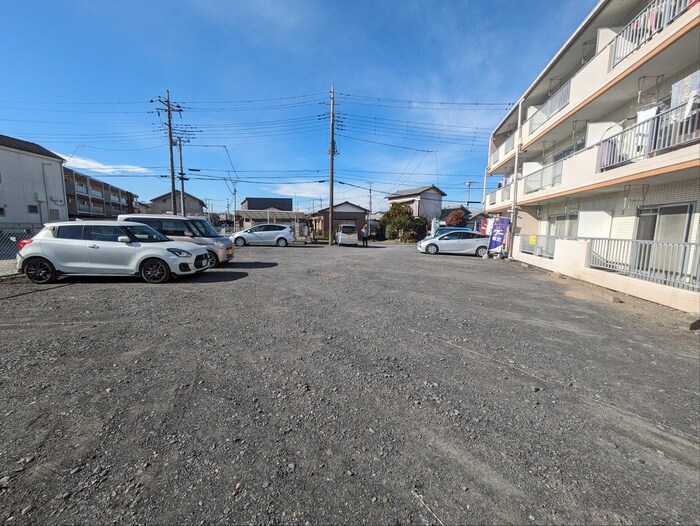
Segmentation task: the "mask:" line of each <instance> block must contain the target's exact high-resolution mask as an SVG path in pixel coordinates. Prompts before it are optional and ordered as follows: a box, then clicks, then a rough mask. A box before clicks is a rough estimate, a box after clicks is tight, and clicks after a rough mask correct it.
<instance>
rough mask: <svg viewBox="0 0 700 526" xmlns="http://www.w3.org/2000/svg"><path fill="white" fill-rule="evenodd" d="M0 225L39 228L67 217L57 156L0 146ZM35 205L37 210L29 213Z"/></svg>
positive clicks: (62, 181)
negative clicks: (0, 208)
mask: <svg viewBox="0 0 700 526" xmlns="http://www.w3.org/2000/svg"><path fill="white" fill-rule="evenodd" d="M0 206H2V207H3V208H4V209H5V215H4V216H3V217H0V226H4V227H10V228H15V227H22V228H24V227H31V228H40V227H41V226H42V225H43V224H45V223H48V222H50V221H65V220H67V219H68V206H67V201H66V191H65V181H64V180H63V164H62V162H61V161H59V160H58V159H53V158H50V157H43V156H40V155H36V154H32V153H28V152H23V151H20V150H14V149H11V148H0ZM29 206H36V207H37V213H36V214H35V213H30V212H29Z"/></svg>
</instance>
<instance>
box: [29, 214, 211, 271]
mask: <svg viewBox="0 0 700 526" xmlns="http://www.w3.org/2000/svg"><path fill="white" fill-rule="evenodd" d="M209 266H210V264H209V256H208V252H207V250H206V249H205V248H202V247H200V246H199V245H196V244H194V243H190V242H183V241H171V240H170V239H168V238H167V237H165V236H164V235H163V234H161V233H160V232H158V231H156V230H154V229H152V228H151V227H149V226H148V225H145V224H141V223H134V222H127V221H64V222H59V223H48V224H47V225H46V226H44V228H42V229H41V230H40V231H39V233H37V234H36V235H35V236H34V237H32V238H31V239H24V240H22V241H20V243H19V251H18V252H17V270H19V271H20V272H22V273H23V274H25V275H26V276H27V278H29V280H30V281H32V282H34V283H39V284H44V283H51V282H53V281H56V279H58V277H59V276H62V275H66V276H67V275H75V276H86V275H102V276H139V275H140V276H141V277H142V278H143V279H144V281H146V282H148V283H164V282H166V281H168V280H169V279H170V278H171V276H186V275H190V274H197V273H198V272H202V271H203V270H206V269H207V268H209Z"/></svg>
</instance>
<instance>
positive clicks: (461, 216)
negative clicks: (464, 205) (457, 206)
mask: <svg viewBox="0 0 700 526" xmlns="http://www.w3.org/2000/svg"><path fill="white" fill-rule="evenodd" d="M445 225H447V226H467V216H466V214H465V213H464V211H463V210H455V211H453V212H450V215H448V216H447V219H446V220H445Z"/></svg>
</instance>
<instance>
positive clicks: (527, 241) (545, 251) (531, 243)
mask: <svg viewBox="0 0 700 526" xmlns="http://www.w3.org/2000/svg"><path fill="white" fill-rule="evenodd" d="M556 244H557V238H556V236H538V235H528V234H520V252H523V253H525V254H532V255H533V256H540V257H543V258H548V259H554V248H555V247H556Z"/></svg>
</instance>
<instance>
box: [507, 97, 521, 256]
mask: <svg viewBox="0 0 700 526" xmlns="http://www.w3.org/2000/svg"><path fill="white" fill-rule="evenodd" d="M522 115H523V99H520V101H519V102H518V125H517V127H516V128H515V129H516V136H515V160H514V162H515V166H514V168H513V181H512V182H511V183H510V184H511V194H512V196H513V203H512V204H511V208H510V234H509V236H508V247H507V248H508V257H512V256H513V240H514V239H515V225H516V223H517V221H518V217H517V214H518V207H517V206H516V205H517V203H518V163H519V160H520V146H521V144H520V137H521V129H522Z"/></svg>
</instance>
